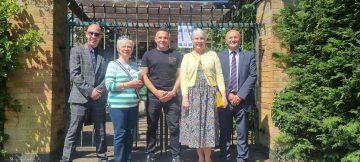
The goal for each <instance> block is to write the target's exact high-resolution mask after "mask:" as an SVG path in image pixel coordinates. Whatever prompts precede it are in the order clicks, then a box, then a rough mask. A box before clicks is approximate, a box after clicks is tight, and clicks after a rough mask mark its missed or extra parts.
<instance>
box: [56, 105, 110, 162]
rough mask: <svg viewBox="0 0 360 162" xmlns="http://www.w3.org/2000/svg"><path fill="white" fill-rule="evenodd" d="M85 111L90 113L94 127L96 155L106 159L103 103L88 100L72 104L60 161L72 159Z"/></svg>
mask: <svg viewBox="0 0 360 162" xmlns="http://www.w3.org/2000/svg"><path fill="white" fill-rule="evenodd" d="M86 111H89V113H91V119H92V123H93V125H94V129H95V145H96V154H97V157H98V158H99V159H100V160H107V155H106V151H107V145H106V141H105V136H106V133H105V112H106V110H105V105H104V104H100V103H98V102H95V101H89V102H87V103H85V104H72V110H71V116H70V117H71V118H70V123H69V129H68V131H67V133H66V137H65V142H64V149H63V156H62V160H61V162H65V161H71V160H72V153H73V152H74V149H75V144H76V140H77V138H78V136H79V133H80V130H81V128H82V125H83V123H84V116H85V113H86Z"/></svg>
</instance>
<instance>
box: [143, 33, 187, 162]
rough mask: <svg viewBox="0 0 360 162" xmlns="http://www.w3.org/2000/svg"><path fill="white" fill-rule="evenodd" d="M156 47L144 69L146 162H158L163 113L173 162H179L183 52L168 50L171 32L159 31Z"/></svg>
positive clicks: (146, 54) (145, 56)
mask: <svg viewBox="0 0 360 162" xmlns="http://www.w3.org/2000/svg"><path fill="white" fill-rule="evenodd" d="M155 42H156V45H157V47H156V48H155V49H153V50H151V51H148V52H146V53H145V54H144V56H143V58H142V64H141V70H142V73H143V75H142V76H143V79H144V83H145V85H146V87H147V88H148V89H149V92H148V106H147V109H146V115H147V124H148V130H147V142H146V154H147V157H146V162H155V161H156V159H155V144H156V130H157V126H158V121H159V117H160V114H161V110H163V112H164V114H165V116H166V122H167V125H168V126H169V129H170V149H171V154H172V162H180V161H181V159H180V142H179V132H180V131H179V119H180V102H179V100H178V98H177V97H176V91H177V90H178V89H179V86H180V77H179V75H180V63H181V56H180V53H179V52H177V51H175V50H172V49H169V32H168V31H167V30H164V29H159V30H158V31H157V32H156V35H155Z"/></svg>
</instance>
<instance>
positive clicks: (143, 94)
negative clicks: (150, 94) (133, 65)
mask: <svg viewBox="0 0 360 162" xmlns="http://www.w3.org/2000/svg"><path fill="white" fill-rule="evenodd" d="M115 63H116V64H118V65H119V67H120V68H121V69H122V70H123V71H124V72H125V73H126V75H127V76H128V78H129V79H130V80H134V79H133V78H132V77H131V75H130V73H129V71H127V70H126V68H125V67H124V65H123V64H121V62H120V61H118V60H116V61H115ZM135 93H136V96H137V97H138V99H139V100H140V101H146V100H147V88H146V86H142V87H141V88H135Z"/></svg>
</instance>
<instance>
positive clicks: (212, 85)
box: [191, 53, 215, 87]
mask: <svg viewBox="0 0 360 162" xmlns="http://www.w3.org/2000/svg"><path fill="white" fill-rule="evenodd" d="M191 55H192V56H193V57H194V59H195V60H196V61H197V62H198V63H199V65H200V67H201V69H202V71H203V72H204V74H205V77H206V78H208V80H209V82H210V86H211V87H214V86H215V85H214V84H212V82H211V81H210V78H209V76H208V75H206V74H207V73H206V72H205V69H204V67H203V66H202V64H201V62H200V60H199V59H197V58H196V56H195V54H194V53H191Z"/></svg>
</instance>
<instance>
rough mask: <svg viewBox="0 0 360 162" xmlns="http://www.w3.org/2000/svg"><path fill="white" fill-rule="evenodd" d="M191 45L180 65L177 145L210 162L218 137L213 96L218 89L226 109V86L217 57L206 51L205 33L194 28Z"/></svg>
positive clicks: (203, 160)
mask: <svg viewBox="0 0 360 162" xmlns="http://www.w3.org/2000/svg"><path fill="white" fill-rule="evenodd" d="M192 42H193V47H194V50H193V51H192V52H191V53H187V54H185V55H184V58H183V60H182V63H181V75H180V76H181V92H182V96H183V100H182V107H183V110H182V112H181V123H180V142H181V144H183V145H187V146H189V147H190V148H197V153H198V157H199V162H211V148H212V147H215V146H216V145H217V144H218V142H219V135H220V134H219V122H218V114H217V108H216V104H215V94H216V91H217V88H218V89H219V90H220V92H221V94H222V96H223V97H222V100H223V102H224V103H225V107H226V106H227V99H226V96H225V84H224V78H223V73H222V70H221V64H220V61H219V58H218V56H217V54H216V53H215V52H214V51H206V50H205V45H206V33H205V32H204V31H203V30H202V29H195V30H194V31H193V35H192Z"/></svg>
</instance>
